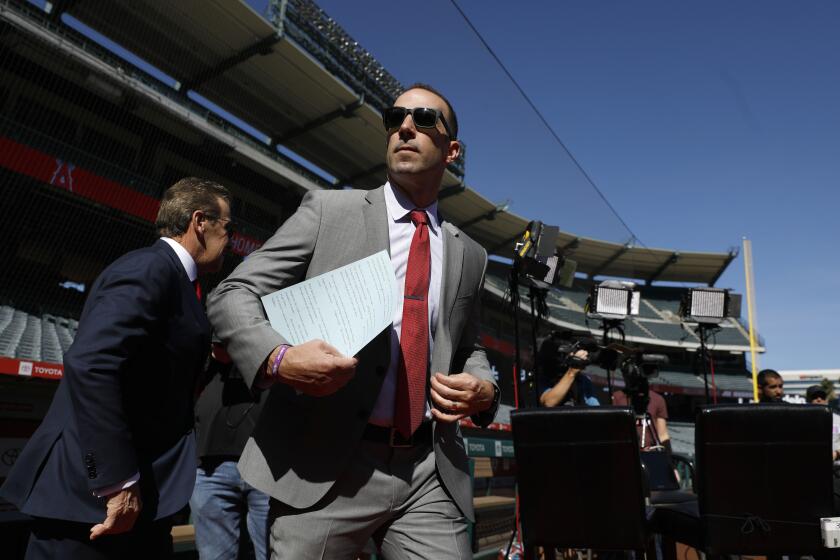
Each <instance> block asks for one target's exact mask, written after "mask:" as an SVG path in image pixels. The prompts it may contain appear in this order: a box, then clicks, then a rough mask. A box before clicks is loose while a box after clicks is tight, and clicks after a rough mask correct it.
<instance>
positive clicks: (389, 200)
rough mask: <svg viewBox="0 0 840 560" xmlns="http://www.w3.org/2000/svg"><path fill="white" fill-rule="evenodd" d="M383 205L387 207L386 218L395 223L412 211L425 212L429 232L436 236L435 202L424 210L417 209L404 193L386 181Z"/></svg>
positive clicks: (436, 211)
mask: <svg viewBox="0 0 840 560" xmlns="http://www.w3.org/2000/svg"><path fill="white" fill-rule="evenodd" d="M385 205H386V206H387V207H388V216H389V217H390V218H391V220H393V221H395V222H399V221H400V220H403V219H404V218H405V217H406V216H408V214H409V213H410V212H411V211H412V210H414V209H417V210H425V211H426V216H428V220H429V230H430V231H431V232H432V233H434V234H435V235H437V231H438V226H439V225H440V224H439V222H438V203H437V200H435V201H434V202H432V203H431V204H429V205H428V206H426V207H425V208H417V207H416V206H415V205H414V203H413V202H411V199H409V198H408V197H407V196H406V195H405V193H403V192H402V191H401V190H400V189H398V188H394V187H393V186H392V185H391V183H390V181H387V182H386V183H385Z"/></svg>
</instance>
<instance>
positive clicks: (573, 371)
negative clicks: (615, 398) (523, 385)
mask: <svg viewBox="0 0 840 560" xmlns="http://www.w3.org/2000/svg"><path fill="white" fill-rule="evenodd" d="M570 335H571V333H569V332H567V331H553V332H552V333H551V334H550V335H549V336H548V337H546V338H545V339H544V340H543V342H542V343H541V344H540V345H539V350H538V353H537V360H538V361H539V366H540V367H539V372H538V380H539V381H540V383H539V390H540V391H541V394H540V405H541V406H545V407H555V406H581V405H583V406H598V404H600V403H599V402H598V399H597V398H596V397H595V390H594V388H593V386H592V380H591V379H589V377H588V376H587V375H586V374H585V373H583V369H584V368H585V367H586V363H587V361H588V358H589V353H588V352H587V351H586V350H585V349H583V348H581V347H580V345H579V344H575V343H573V342H572V340H571V337H570ZM561 372H562V374H561Z"/></svg>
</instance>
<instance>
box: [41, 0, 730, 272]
mask: <svg viewBox="0 0 840 560" xmlns="http://www.w3.org/2000/svg"><path fill="white" fill-rule="evenodd" d="M273 5H274V6H275V7H274V10H273V14H272V20H273V21H272V22H271V23H269V22H268V21H266V20H265V19H263V18H262V17H261V16H260V15H259V14H257V13H255V12H254V11H253V10H252V9H251V8H250V6H248V5H247V4H246V3H245V2H243V1H240V0H201V1H199V0H191V1H184V2H178V3H175V4H166V8H165V9H162V8H161V6H162V5H161V4H159V3H158V2H155V1H153V0H114V1H112V2H109V3H108V4H107V5H102V4H95V5H94V4H93V3H89V2H72V1H62V2H57V3H55V5H54V6H55V7H54V8H53V12H52V17H53V19H55V20H58V19H59V16H60V15H61V13H63V12H65V11H66V13H68V14H70V15H72V16H73V17H75V18H77V19H78V20H80V21H81V22H83V23H84V24H86V25H88V26H90V27H91V28H93V29H94V30H96V31H97V32H99V33H102V34H103V35H105V36H106V37H109V38H110V39H111V40H113V41H115V42H117V43H119V44H121V45H122V46H124V47H125V48H127V49H128V50H130V51H132V52H133V53H135V54H137V55H138V56H140V57H141V58H143V59H144V60H146V61H148V62H150V63H151V64H153V65H154V66H156V67H157V68H159V69H160V70H162V71H163V72H164V73H166V74H168V75H169V76H172V77H173V78H174V79H175V80H177V81H178V84H179V91H180V92H181V93H186V92H187V91H194V92H196V93H198V94H200V95H202V96H203V97H205V98H206V99H208V100H210V101H212V102H213V103H215V104H216V105H218V106H219V107H221V108H222V109H224V110H225V111H228V112H229V113H230V114H232V115H235V116H237V117H238V118H240V119H242V120H244V121H246V122H248V123H249V124H250V125H252V126H253V127H254V128H256V129H257V130H261V131H263V132H264V133H265V135H266V136H267V137H268V138H269V140H268V142H267V143H268V145H269V146H270V147H272V148H273V147H275V146H276V145H277V144H282V145H283V146H285V147H287V148H289V149H291V150H293V151H294V152H296V153H298V154H300V155H301V156H303V157H304V158H306V159H307V160H309V161H310V162H312V163H313V164H315V165H316V166H318V167H319V168H321V169H323V170H325V171H326V172H327V173H329V174H330V175H331V176H332V178H331V179H330V181H331V184H332V186H334V187H342V186H352V187H356V188H373V187H376V186H379V185H380V184H382V182H383V181H384V165H383V162H382V146H383V145H384V141H385V134H384V131H383V130H382V127H381V125H380V117H379V111H380V110H381V108H382V107H383V106H385V105H387V104H388V103H390V102H391V100H392V99H393V98H394V97H395V96H396V95H397V93H398V92H399V90H400V88H401V87H402V86H401V85H400V84H399V83H398V82H397V81H396V80H395V79H394V78H393V77H392V76H391V75H390V74H388V72H387V71H386V70H385V69H384V68H382V66H380V65H379V64H378V63H377V62H376V60H375V59H374V58H373V57H372V56H371V55H370V54H369V53H367V52H366V51H365V50H364V49H363V48H362V47H360V46H359V45H358V43H356V42H355V41H354V40H353V39H352V38H351V37H349V36H348V35H347V34H346V33H345V32H344V31H343V30H342V29H341V28H340V26H339V25H338V24H336V22H334V21H333V20H331V19H330V18H329V17H328V16H327V15H326V14H325V13H324V12H323V11H321V10H320V9H319V8H318V7H317V6H316V5H315V4H314V3H313V2H311V1H310V0H289V1H288V2H277V3H273ZM441 198H442V203H441V209H442V211H443V212H444V213H445V214H446V216H447V218H448V219H450V220H451V221H452V222H453V223H455V224H467V225H465V226H464V227H465V229H466V231H467V232H468V233H469V234H470V235H471V236H472V237H473V238H475V239H476V240H477V241H478V242H479V243H481V244H482V245H484V246H485V247H486V248H487V249H488V251H489V252H490V253H491V254H493V253H495V254H500V255H503V256H508V255H509V251H510V248H511V247H512V244H513V242H514V241H515V240H516V239H517V238H518V237H519V236H520V235H521V233H522V232H523V231H524V230H525V227H526V225H527V223H528V221H527V220H525V219H524V218H522V217H520V216H517V215H515V214H513V213H510V212H506V211H500V210H499V209H498V208H497V205H496V204H494V203H492V202H490V201H488V200H487V199H485V198H483V197H482V196H481V195H479V194H478V193H477V192H476V191H474V190H472V189H470V188H467V187H466V186H465V183H464V162H463V161H462V162H460V163H459V164H458V165H456V166H453V167H452V168H451V169H450V171H449V172H448V173H447V174H446V176H445V179H444V184H443V191H442V193H441ZM558 248H560V249H562V250H563V251H564V253H565V254H566V255H567V256H568V257H570V258H572V259H575V260H576V261H577V263H578V271H579V272H583V273H586V274H588V275H590V276H599V275H602V276H618V277H626V278H637V279H642V280H645V281H647V282H654V281H657V280H659V281H674V282H696V283H707V284H709V285H713V284H714V283H715V282H716V281H717V279H718V278H720V275H721V274H723V272H724V271H725V270H726V268H727V266H728V265H729V264H730V263H731V262H732V260H733V259H734V258H735V256H736V253H735V252H732V251H730V252H728V253H696V252H684V251H672V250H664V249H647V248H639V247H634V246H631V245H622V244H617V243H612V242H607V241H600V240H596V239H591V238H586V237H581V236H576V235H574V234H571V233H568V232H563V233H561V235H560V238H559V239H558Z"/></svg>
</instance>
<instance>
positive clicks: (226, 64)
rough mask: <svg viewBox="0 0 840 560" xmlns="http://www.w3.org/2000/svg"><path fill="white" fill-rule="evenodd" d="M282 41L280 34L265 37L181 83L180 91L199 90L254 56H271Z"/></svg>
mask: <svg viewBox="0 0 840 560" xmlns="http://www.w3.org/2000/svg"><path fill="white" fill-rule="evenodd" d="M282 39H283V36H282V35H281V34H280V33H272V34H271V35H269V36H268V37H263V38H262V39H260V40H259V41H257V42H256V43H254V44H253V45H250V46H247V47H245V48H244V49H242V50H241V51H239V52H238V53H236V54H234V55H232V56H230V57H228V58H226V59H224V60H222V61H221V62H219V63H218V64H216V65H215V66H213V67H211V68H208V69H207V70H204V71H203V72H199V73H198V74H196V75H195V76H193V77H192V78H190V79H188V80H183V81H181V84H180V86H179V88H178V91H180V92H181V93H186V92H188V91H190V90H195V89H198V88H200V87H201V86H202V85H204V84H205V83H206V82H207V81H209V80H211V79H213V78H215V77H216V76H218V75H220V74H224V73H225V72H227V71H228V70H230V69H231V68H233V67H234V66H236V65H238V64H241V63H242V62H245V61H246V60H248V59H249V58H251V57H252V56H256V55H263V56H264V55H267V54H270V53H271V52H272V50H273V47H274V45H276V44H277V43H279V42H280V41H281V40H282Z"/></svg>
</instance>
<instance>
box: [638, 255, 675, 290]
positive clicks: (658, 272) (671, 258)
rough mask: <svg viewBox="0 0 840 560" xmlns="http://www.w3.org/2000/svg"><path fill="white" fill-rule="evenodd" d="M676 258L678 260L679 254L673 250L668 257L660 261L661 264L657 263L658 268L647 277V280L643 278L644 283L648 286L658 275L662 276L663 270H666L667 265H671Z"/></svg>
mask: <svg viewBox="0 0 840 560" xmlns="http://www.w3.org/2000/svg"><path fill="white" fill-rule="evenodd" d="M678 260H680V254H679V253H678V252H676V251H674V252H673V253H671V255H670V256H669V257H668V259H667V260H666V261H665V262H664V263H662V264H661V265H659V268H657V269H656V270H655V271H654V272H653V274H651V275H650V276H649V277H648V279H647V280H645V284H647V285H648V286H650V285H651V284H653V282H654V280H656V279H657V278H659V277H660V276H662V273H663V272H665V271H666V270H668V267H669V266H671V265H672V264H674V263H676V262H677V261H678Z"/></svg>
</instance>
